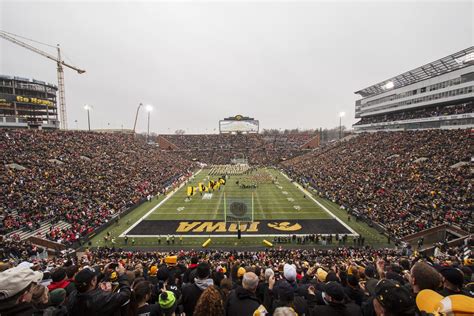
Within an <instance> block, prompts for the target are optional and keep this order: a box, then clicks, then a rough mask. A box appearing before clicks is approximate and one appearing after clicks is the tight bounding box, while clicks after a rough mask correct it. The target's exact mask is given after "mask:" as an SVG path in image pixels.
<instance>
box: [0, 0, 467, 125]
mask: <svg viewBox="0 0 474 316" xmlns="http://www.w3.org/2000/svg"><path fill="white" fill-rule="evenodd" d="M472 3H473V2H472V1H463V2H456V1H451V0H450V1H444V2H433V1H431V2H427V1H419V2H400V1H393V2H380V1H377V2H376V1H374V2H347V1H346V2H335V1H331V2H329V1H328V2H294V1H291V2H290V1H289V2H270V1H260V2H202V1H199V2H194V3H188V2H110V1H107V2H99V1H94V2H80V1H76V2H64V1H56V2H43V1H41V2H39V1H34V2H30V1H18V0H17V1H5V0H0V29H1V30H4V31H8V32H11V33H15V34H19V35H22V36H25V37H28V38H33V39H35V40H38V41H41V42H46V43H50V44H56V43H60V44H61V47H62V48H63V50H64V53H65V56H66V58H65V60H66V62H70V63H72V64H73V65H75V66H77V67H79V68H83V69H86V71H87V72H86V73H85V74H83V75H79V74H77V73H76V72H74V71H72V70H70V69H65V82H66V101H67V111H68V124H69V127H70V128H75V127H76V123H74V121H75V120H77V121H78V123H77V125H78V127H79V128H86V126H87V116H86V113H85V111H84V110H83V106H84V104H91V105H92V106H93V112H92V113H91V121H92V127H93V128H107V126H108V124H109V123H110V127H111V128H120V127H121V126H122V124H123V127H124V128H132V126H133V120H134V117H135V111H136V108H137V105H138V104H139V103H140V102H143V103H147V104H148V103H149V104H152V105H153V106H154V111H153V112H152V113H151V130H152V131H153V132H159V133H173V132H174V131H175V130H176V129H179V128H181V129H184V130H186V132H187V133H198V132H204V133H205V132H208V133H210V132H213V131H214V129H215V128H217V127H218V121H219V120H220V119H222V118H224V117H228V116H231V115H235V114H242V115H247V116H251V117H254V118H255V119H258V120H260V127H261V129H262V128H296V127H298V128H319V127H334V126H337V125H338V124H339V118H338V112H340V111H345V112H346V113H347V115H346V117H345V118H344V119H343V123H344V124H345V125H346V126H350V125H351V124H353V123H355V122H356V120H355V119H354V102H355V100H357V99H358V98H359V96H357V95H355V94H354V91H357V90H359V89H361V88H365V87H367V86H370V85H372V84H375V83H378V82H380V81H383V80H385V79H388V78H390V77H392V76H394V75H397V74H400V73H402V72H404V71H407V70H410V69H412V68H415V67H418V66H421V65H423V64H424V63H428V62H430V61H434V60H436V59H438V58H441V57H444V56H446V55H449V54H451V53H454V52H457V51H459V50H462V49H464V48H467V47H469V46H471V45H473V43H474V38H473V20H474V14H473V4H472ZM34 45H37V46H38V47H40V48H42V49H45V50H47V51H49V52H52V53H54V49H51V48H48V47H43V46H40V45H38V44H34ZM0 73H2V74H5V75H14V76H21V77H27V78H35V79H37V80H43V81H48V82H51V83H57V77H56V67H55V64H54V62H52V61H49V60H47V59H45V58H44V57H41V56H39V55H36V54H35V53H32V52H30V51H28V50H25V49H24V48H21V47H19V46H16V45H14V44H12V43H10V42H7V41H5V40H1V39H0ZM137 126H138V127H137V129H138V130H139V131H144V130H145V129H146V114H145V112H144V111H143V112H141V113H140V116H139V122H138V125H137Z"/></svg>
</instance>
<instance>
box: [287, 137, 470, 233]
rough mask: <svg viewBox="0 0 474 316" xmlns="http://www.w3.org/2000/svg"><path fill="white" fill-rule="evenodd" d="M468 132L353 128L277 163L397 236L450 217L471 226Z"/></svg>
mask: <svg viewBox="0 0 474 316" xmlns="http://www.w3.org/2000/svg"><path fill="white" fill-rule="evenodd" d="M471 142H472V138H470V132H469V131H468V130H425V131H410V132H386V133H383V132H380V133H373V134H361V135H359V136H358V137H355V138H352V139H351V140H349V141H347V142H340V143H333V144H330V145H328V146H325V147H322V148H320V149H318V150H316V151H313V152H311V153H309V154H306V155H304V156H300V157H297V158H295V159H293V160H289V161H287V162H284V163H283V164H282V165H283V168H284V169H285V170H286V172H287V173H288V174H290V175H291V176H292V177H293V178H295V179H298V180H300V181H301V182H304V183H309V184H310V185H311V186H313V187H314V188H316V190H317V191H319V192H320V194H321V195H323V196H325V197H327V198H329V199H330V200H333V201H335V202H336V203H338V204H339V205H342V206H343V207H344V208H346V209H347V210H348V211H349V212H351V213H353V214H357V215H359V216H363V217H367V218H368V219H370V220H372V221H375V222H378V223H380V224H382V225H383V226H384V227H385V229H386V230H387V232H388V233H389V234H392V235H393V236H395V237H401V236H404V235H408V234H410V233H414V232H417V231H420V230H423V229H426V228H429V227H433V226H436V225H440V224H444V223H445V222H450V223H453V224H457V225H459V226H461V227H464V228H466V230H469V227H470V226H472V223H471V221H472V210H473V201H472V198H471V196H472V188H471V185H470V184H469V183H470V178H471V177H472V176H471V175H470V167H469V165H468V164H466V165H464V166H462V165H463V164H460V166H456V164H458V163H460V162H469V161H470V160H471V154H472V146H471Z"/></svg>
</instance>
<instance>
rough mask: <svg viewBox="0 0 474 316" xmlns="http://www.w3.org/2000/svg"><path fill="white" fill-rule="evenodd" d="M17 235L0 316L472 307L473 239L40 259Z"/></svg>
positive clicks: (415, 311)
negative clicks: (430, 246)
mask: <svg viewBox="0 0 474 316" xmlns="http://www.w3.org/2000/svg"><path fill="white" fill-rule="evenodd" d="M14 243H15V242H13V241H8V242H7V241H5V240H4V241H0V246H1V247H0V259H1V260H2V261H1V263H0V284H1V285H0V314H1V315H2V316H4V315H5V316H10V315H149V316H156V315H186V316H189V315H194V316H209V315H212V316H224V315H229V316H233V315H235V316H247V315H248V316H251V315H275V316H279V315H292V316H294V315H299V316H304V315H315V316H316V315H354V316H356V315H364V316H373V315H377V316H379V315H387V316H392V315H393V316H395V315H445V314H447V313H448V312H451V313H452V314H453V315H472V314H473V313H474V298H472V296H473V294H474V283H473V282H472V281H473V278H472V275H473V270H474V266H473V264H474V259H473V258H472V255H471V256H465V250H466V249H467V248H468V247H469V246H472V240H466V242H465V244H464V245H462V246H459V247H456V248H447V249H445V250H444V251H438V252H437V254H436V256H428V255H426V254H423V253H416V252H406V249H392V248H383V249H373V248H370V247H360V248H352V247H342V248H334V249H306V250H297V249H266V250H261V251H234V250H233V251H216V250H203V251H194V250H191V251H177V252H172V253H169V252H166V253H163V252H140V251H133V252H132V251H124V250H122V249H114V248H98V249H94V250H86V251H85V252H83V253H75V254H73V255H68V256H63V257H55V258H45V259H40V258H39V256H38V254H37V253H35V252H34V251H32V250H31V247H29V248H28V250H27V248H26V247H27V246H28V245H19V246H17V247H12V244H14ZM22 248H25V249H24V250H23V251H22V250H21V249H22ZM446 302H449V304H446ZM438 312H442V313H445V314H438Z"/></svg>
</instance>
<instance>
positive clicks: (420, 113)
mask: <svg viewBox="0 0 474 316" xmlns="http://www.w3.org/2000/svg"><path fill="white" fill-rule="evenodd" d="M472 112H474V102H472V101H471V102H468V103H461V104H456V105H451V106H444V107H434V108H423V109H421V110H413V111H403V112H398V113H389V114H384V115H375V116H370V117H363V118H362V119H361V120H360V121H359V122H357V123H356V124H355V125H364V124H372V123H380V122H392V121H404V120H411V119H419V118H427V117H436V116H444V115H455V114H464V113H472Z"/></svg>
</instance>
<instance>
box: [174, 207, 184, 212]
mask: <svg viewBox="0 0 474 316" xmlns="http://www.w3.org/2000/svg"><path fill="white" fill-rule="evenodd" d="M176 210H177V211H178V212H181V211H184V206H181V207H178V208H177V209H176Z"/></svg>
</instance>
